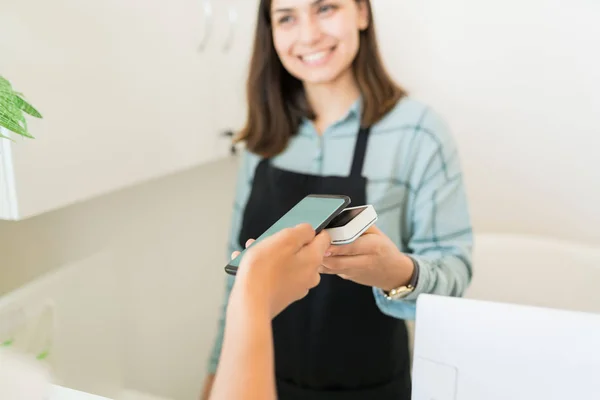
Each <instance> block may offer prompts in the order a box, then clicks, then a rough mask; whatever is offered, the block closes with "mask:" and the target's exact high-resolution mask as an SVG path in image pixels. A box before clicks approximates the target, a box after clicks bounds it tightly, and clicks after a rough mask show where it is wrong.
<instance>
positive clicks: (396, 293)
mask: <svg viewBox="0 0 600 400" xmlns="http://www.w3.org/2000/svg"><path fill="white" fill-rule="evenodd" d="M406 256H407V257H408V258H410V260H411V261H412V263H413V274H412V276H411V278H410V281H409V282H408V284H407V285H406V286H400V287H398V288H394V289H392V290H390V291H389V292H386V291H384V290H382V292H383V295H384V296H385V297H386V299H388V300H396V299H401V298H403V297H405V296H407V295H408V294H410V293H412V292H413V291H414V290H415V288H416V287H417V284H418V282H419V263H418V262H417V261H416V260H415V259H414V258H413V257H411V256H409V255H408V254H406Z"/></svg>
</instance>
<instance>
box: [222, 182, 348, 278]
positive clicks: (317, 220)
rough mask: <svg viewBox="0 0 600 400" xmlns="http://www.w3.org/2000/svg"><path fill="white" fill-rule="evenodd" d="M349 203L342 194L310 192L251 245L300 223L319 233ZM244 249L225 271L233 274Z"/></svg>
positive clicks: (346, 197)
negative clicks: (306, 224) (308, 225)
mask: <svg viewBox="0 0 600 400" xmlns="http://www.w3.org/2000/svg"><path fill="white" fill-rule="evenodd" d="M348 204H350V197H348V196H343V195H316V194H311V195H308V196H306V197H305V198H303V199H302V200H300V202H298V203H297V204H296V205H295V206H294V207H293V208H292V209H291V210H289V211H288V212H287V213H286V214H285V215H284V216H283V217H281V218H280V219H279V220H277V221H276V222H275V223H274V224H273V225H271V227H270V228H269V229H267V230H266V231H265V232H264V233H263V234H262V235H260V236H259V237H258V238H256V240H255V242H254V243H252V245H254V244H256V243H259V242H260V241H261V240H264V239H265V238H268V237H269V236H272V235H274V234H275V233H277V232H279V231H281V230H283V229H286V228H293V227H294V226H296V225H298V224H301V223H308V224H310V225H311V226H312V227H313V229H314V230H315V232H316V233H317V234H318V233H320V232H321V231H322V230H323V229H325V227H326V226H327V225H328V224H329V223H330V222H331V221H332V220H333V219H334V218H335V217H336V216H338V214H339V213H341V212H342V211H343V210H344V209H345V208H346V206H348ZM246 250H247V249H244V250H243V251H242V252H241V253H240V254H239V255H238V256H237V257H236V258H234V259H233V260H231V261H230V262H229V264H227V266H225V272H227V273H228V274H229V275H235V274H236V273H237V269H238V268H239V266H240V262H241V261H242V258H243V257H244V253H245V252H246Z"/></svg>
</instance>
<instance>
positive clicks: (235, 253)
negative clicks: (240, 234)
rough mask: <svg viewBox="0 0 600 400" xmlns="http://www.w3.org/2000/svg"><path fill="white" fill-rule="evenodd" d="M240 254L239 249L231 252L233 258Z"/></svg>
mask: <svg viewBox="0 0 600 400" xmlns="http://www.w3.org/2000/svg"><path fill="white" fill-rule="evenodd" d="M239 255H240V252H239V251H234V252H233V253H231V259H232V260H233V259H234V258H236V257H237V256H239Z"/></svg>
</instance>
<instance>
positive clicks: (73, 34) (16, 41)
mask: <svg viewBox="0 0 600 400" xmlns="http://www.w3.org/2000/svg"><path fill="white" fill-rule="evenodd" d="M255 5H256V1H255V0H250V1H249V0H212V1H210V0H172V1H169V2H165V1H159V0H149V1H136V0H102V1H97V2H88V1H86V2H81V1H78V0H57V1H52V2H48V1H42V0H0V10H1V11H0V55H1V57H0V74H1V75H2V76H4V77H5V78H7V79H8V80H9V81H10V82H11V83H12V84H13V86H14V88H15V90H17V91H19V92H22V93H24V94H25V96H26V98H27V99H28V100H30V102H31V103H32V104H33V105H34V106H35V107H36V108H37V109H38V110H39V111H40V112H41V113H42V115H43V116H44V118H43V119H41V120H36V119H33V118H30V119H28V124H29V127H30V132H31V133H32V134H33V135H34V136H35V137H36V139H35V140H21V139H17V141H16V143H12V144H11V143H10V142H8V141H5V140H4V141H2V148H1V149H0V152H1V153H0V218H3V219H21V218H26V217H29V216H33V215H37V214H40V213H43V212H45V211H49V210H52V209H55V208H59V207H63V206H66V205H69V204H73V203H75V202H78V201H82V200H86V199H89V198H92V197H94V196H98V195H101V194H104V193H108V192H111V191H114V190H118V189H120V188H124V187H127V186H130V185H133V184H136V183H140V182H144V181H147V180H149V179H153V178H158V177H162V176H165V175H167V174H170V173H174V172H177V171H181V170H184V169H188V168H191V167H195V166H198V165H201V164H205V163H208V162H211V161H214V160H217V159H219V158H223V157H227V156H228V154H229V148H230V146H229V139H228V138H225V137H223V136H222V135H221V133H222V131H224V130H228V129H239V127H240V118H241V117H240V116H242V115H244V111H241V110H236V109H235V107H240V104H243V103H241V102H239V101H237V100H232V99H238V98H239V95H240V93H243V91H244V82H243V81H244V80H245V76H243V72H242V71H244V67H245V65H246V64H247V62H248V61H247V55H248V54H249V49H246V48H245V47H247V46H248V38H250V37H251V36H252V32H250V31H247V29H248V28H249V27H250V25H249V23H248V20H250V21H251V22H252V23H253V20H254V15H255V14H256V11H255V8H256V7H255ZM229 7H236V8H237V9H236V10H235V14H236V15H237V20H235V21H233V23H234V25H233V26H232V27H231V28H230V23H229V22H228V18H227V17H228V14H227V13H228V9H229ZM250 8H252V11H251V13H249V9H250ZM249 14H251V15H249ZM232 15H233V14H232ZM252 25H253V24H252ZM230 30H231V32H232V33H234V36H233V37H232V39H233V40H232V41H231V46H230V47H231V48H230V49H229V50H227V49H225V48H224V47H225V43H224V42H225V41H226V39H227V33H228V32H229V31H230ZM203 39H206V41H205V42H204V43H205V47H204V48H203V50H200V49H199V45H200V44H201V43H202V42H203ZM234 50H241V52H239V53H234ZM225 108H228V110H227V109H225ZM228 113H229V114H230V115H231V116H233V117H232V118H227V117H228ZM233 122H235V126H232V125H231V123H233ZM199 184H201V183H199ZM174 195H176V194H174Z"/></svg>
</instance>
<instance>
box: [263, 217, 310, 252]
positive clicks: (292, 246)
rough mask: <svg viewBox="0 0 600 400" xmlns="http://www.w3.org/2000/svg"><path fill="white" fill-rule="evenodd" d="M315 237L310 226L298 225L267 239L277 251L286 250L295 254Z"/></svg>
mask: <svg viewBox="0 0 600 400" xmlns="http://www.w3.org/2000/svg"><path fill="white" fill-rule="evenodd" d="M314 237H315V231H314V229H313V228H312V226H310V224H299V225H297V226H295V227H293V228H286V229H284V230H282V231H280V232H278V233H276V234H275V235H273V236H271V237H270V238H269V241H270V242H272V243H273V245H274V246H277V248H278V249H286V251H289V252H291V253H296V252H297V251H298V250H300V249H301V248H302V247H304V246H306V245H307V244H309V243H310V242H311V241H312V240H313V239H314Z"/></svg>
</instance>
